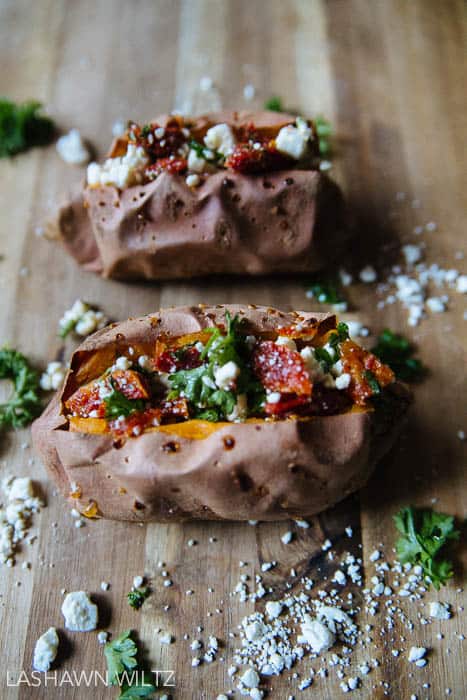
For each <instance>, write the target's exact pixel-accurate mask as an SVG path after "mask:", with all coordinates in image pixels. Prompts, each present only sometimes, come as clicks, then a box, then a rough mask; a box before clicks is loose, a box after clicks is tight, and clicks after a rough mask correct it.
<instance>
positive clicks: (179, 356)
mask: <svg viewBox="0 0 467 700" xmlns="http://www.w3.org/2000/svg"><path fill="white" fill-rule="evenodd" d="M200 364H201V358H200V353H199V350H197V349H196V348H195V347H194V345H189V346H188V347H186V348H180V349H179V350H165V351H164V352H163V353H161V354H160V355H159V357H158V358H157V360H156V368H157V369H158V370H159V372H168V373H169V374H171V373H172V372H178V371H179V370H181V369H194V368H195V367H199V366H200Z"/></svg>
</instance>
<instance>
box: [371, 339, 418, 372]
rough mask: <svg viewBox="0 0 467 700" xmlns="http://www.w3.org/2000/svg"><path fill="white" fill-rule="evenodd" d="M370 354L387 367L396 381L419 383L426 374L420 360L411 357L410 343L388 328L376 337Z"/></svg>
mask: <svg viewBox="0 0 467 700" xmlns="http://www.w3.org/2000/svg"><path fill="white" fill-rule="evenodd" d="M371 352H372V353H373V354H374V355H376V357H379V359H380V360H381V362H384V363H385V364H386V365H389V367H391V369H392V370H393V371H394V373H395V375H396V376H397V377H398V379H401V380H402V381H404V382H419V381H420V380H421V379H423V377H424V376H425V375H426V374H427V369H426V367H424V365H423V364H422V362H421V360H419V359H417V358H415V357H412V355H413V354H414V352H415V350H414V347H413V345H412V344H411V343H410V341H408V340H407V338H404V336H402V335H398V334H397V333H394V332H393V331H391V330H389V329H388V328H386V329H385V330H384V331H383V332H382V333H381V335H379V336H378V339H377V343H376V345H375V347H374V348H372V349H371Z"/></svg>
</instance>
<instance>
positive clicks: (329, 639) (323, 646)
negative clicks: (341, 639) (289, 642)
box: [298, 615, 336, 654]
mask: <svg viewBox="0 0 467 700" xmlns="http://www.w3.org/2000/svg"><path fill="white" fill-rule="evenodd" d="M301 630H302V635H301V637H299V638H298V641H299V642H300V643H301V644H304V643H305V644H309V645H310V647H311V648H312V650H313V651H314V652H315V654H320V653H321V652H322V651H327V650H328V649H330V648H331V647H332V646H333V644H334V642H335V641H336V638H335V636H334V634H333V633H332V632H331V630H330V629H329V628H328V627H326V625H325V624H323V623H322V622H319V620H313V619H312V618H311V617H310V616H309V615H306V616H305V622H302V624H301Z"/></svg>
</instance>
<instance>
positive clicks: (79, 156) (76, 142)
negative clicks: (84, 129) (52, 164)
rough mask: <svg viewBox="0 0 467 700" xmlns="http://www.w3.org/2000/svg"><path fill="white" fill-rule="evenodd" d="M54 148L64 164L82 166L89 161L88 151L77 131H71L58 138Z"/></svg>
mask: <svg viewBox="0 0 467 700" xmlns="http://www.w3.org/2000/svg"><path fill="white" fill-rule="evenodd" d="M56 148H57V151H58V154H59V156H60V158H62V160H64V161H65V163H70V164H71V165H84V163H87V162H88V160H89V151H88V149H87V148H86V146H85V145H84V143H83V140H82V138H81V134H80V133H79V131H78V129H71V130H70V131H69V132H68V134H64V135H63V136H60V138H59V139H58V141H57V144H56Z"/></svg>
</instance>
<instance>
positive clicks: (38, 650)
mask: <svg viewBox="0 0 467 700" xmlns="http://www.w3.org/2000/svg"><path fill="white" fill-rule="evenodd" d="M58 644H59V639H58V634H57V630H56V629H55V627H49V629H48V630H47V632H44V634H43V635H42V636H41V637H39V639H38V640H37V642H36V646H35V647H34V658H33V662H32V665H33V667H34V668H35V669H36V671H41V672H44V673H45V672H46V671H48V670H49V669H50V667H51V665H52V664H53V662H54V661H55V657H56V656H57V651H58Z"/></svg>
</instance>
